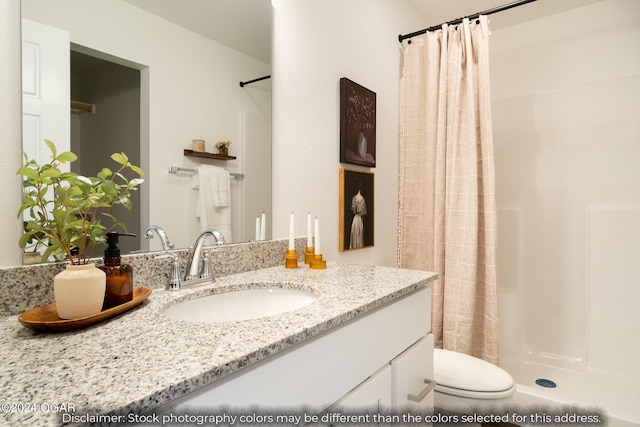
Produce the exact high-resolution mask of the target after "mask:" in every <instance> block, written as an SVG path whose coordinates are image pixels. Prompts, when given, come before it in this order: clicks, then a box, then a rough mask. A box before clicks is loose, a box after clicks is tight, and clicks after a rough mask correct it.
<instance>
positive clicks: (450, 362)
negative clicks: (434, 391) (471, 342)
mask: <svg viewBox="0 0 640 427" xmlns="http://www.w3.org/2000/svg"><path fill="white" fill-rule="evenodd" d="M433 368H434V369H433V371H434V374H435V375H434V376H435V378H434V379H435V381H436V383H437V384H438V385H441V386H444V387H446V388H447V389H449V390H451V389H458V390H464V391H471V392H500V391H506V390H511V389H512V388H513V378H511V375H509V373H507V372H506V371H505V370H503V369H501V368H500V367H498V366H496V365H493V364H491V363H489V362H487V361H485V360H482V359H478V358H477V357H473V356H469V355H467V354H462V353H458V352H455V351H449V350H443V349H440V348H436V349H434V367H433Z"/></svg>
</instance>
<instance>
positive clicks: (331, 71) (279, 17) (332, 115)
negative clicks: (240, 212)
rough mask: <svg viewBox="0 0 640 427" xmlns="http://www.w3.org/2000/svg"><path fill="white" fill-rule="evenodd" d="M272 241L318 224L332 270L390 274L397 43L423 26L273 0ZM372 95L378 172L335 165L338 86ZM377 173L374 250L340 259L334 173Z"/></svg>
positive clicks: (379, 8)
mask: <svg viewBox="0 0 640 427" xmlns="http://www.w3.org/2000/svg"><path fill="white" fill-rule="evenodd" d="M273 6H274V27H273V28H274V39H273V75H274V81H273V105H274V111H273V186H274V197H273V206H274V220H273V230H274V237H280V238H283V237H286V236H287V235H288V230H289V228H288V226H289V215H290V213H291V211H294V212H295V218H296V222H295V232H296V235H297V236H304V235H306V216H307V212H308V211H311V214H312V215H314V216H317V217H318V218H319V219H320V224H321V241H322V252H323V255H324V257H325V259H327V260H329V261H340V262H357V263H368V264H380V265H395V264H396V243H397V237H396V226H397V199H398V197H397V185H398V177H397V176H398V173H397V162H398V159H397V146H398V82H399V78H400V76H399V69H400V43H399V42H398V34H401V33H402V34H404V33H406V32H408V31H411V30H413V29H419V28H422V27H423V26H424V22H422V21H421V20H419V19H418V18H417V15H416V14H415V12H414V11H412V10H411V9H410V8H409V7H408V6H407V5H406V4H405V2H400V1H396V0H375V1H371V0H346V1H345V0H323V1H299V0H274V1H273ZM341 77H347V78H349V79H351V80H353V81H355V82H356V83H359V84H361V85H362V86H365V87H366V88H368V89H370V90H372V91H374V92H376V94H377V136H376V138H377V139H376V141H377V142H376V145H377V156H376V157H377V159H376V167H375V168H370V169H369V168H361V167H357V166H353V165H346V164H345V165H341V164H340V162H339V145H340V119H339V111H340V110H339V99H340V97H339V80H340V78H341ZM340 167H345V168H349V169H354V170H363V171H370V172H374V173H375V220H374V226H375V246H374V247H373V248H365V249H358V250H352V251H347V252H342V253H340V252H339V251H338V170H339V168H340Z"/></svg>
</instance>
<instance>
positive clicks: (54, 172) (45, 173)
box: [40, 169, 62, 178]
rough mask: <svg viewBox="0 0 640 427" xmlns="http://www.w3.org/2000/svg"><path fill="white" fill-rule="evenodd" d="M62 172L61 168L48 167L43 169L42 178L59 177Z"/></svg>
mask: <svg viewBox="0 0 640 427" xmlns="http://www.w3.org/2000/svg"><path fill="white" fill-rule="evenodd" d="M61 174H62V172H60V170H59V169H47V170H45V171H42V173H41V174H40V178H58V177H59V176H60V175H61Z"/></svg>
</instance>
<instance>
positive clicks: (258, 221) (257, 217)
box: [256, 216, 260, 240]
mask: <svg viewBox="0 0 640 427" xmlns="http://www.w3.org/2000/svg"><path fill="white" fill-rule="evenodd" d="M256 240H260V217H259V216H256Z"/></svg>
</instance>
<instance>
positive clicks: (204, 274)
mask: <svg viewBox="0 0 640 427" xmlns="http://www.w3.org/2000/svg"><path fill="white" fill-rule="evenodd" d="M210 256H211V254H210V253H209V252H208V251H204V253H203V255H202V271H201V273H200V278H201V279H211V281H212V282H215V280H216V279H214V278H213V276H211V273H210V272H209V257H210Z"/></svg>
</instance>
